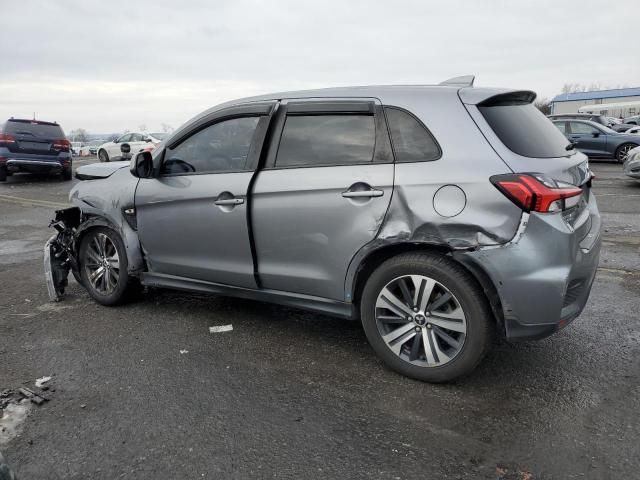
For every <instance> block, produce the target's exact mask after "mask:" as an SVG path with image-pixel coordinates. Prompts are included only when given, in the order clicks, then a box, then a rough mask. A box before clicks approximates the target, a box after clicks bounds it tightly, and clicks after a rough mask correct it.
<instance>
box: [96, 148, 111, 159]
mask: <svg viewBox="0 0 640 480" xmlns="http://www.w3.org/2000/svg"><path fill="white" fill-rule="evenodd" d="M98 160H100V161H101V162H108V161H109V154H108V153H107V152H106V151H105V150H98Z"/></svg>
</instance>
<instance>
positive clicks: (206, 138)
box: [162, 117, 260, 175]
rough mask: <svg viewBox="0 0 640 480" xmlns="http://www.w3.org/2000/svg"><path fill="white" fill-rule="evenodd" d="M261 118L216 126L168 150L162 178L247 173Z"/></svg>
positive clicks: (236, 120) (250, 118)
mask: <svg viewBox="0 0 640 480" xmlns="http://www.w3.org/2000/svg"><path fill="white" fill-rule="evenodd" d="M259 120H260V119H259V117H243V118H234V119H231V120H225V121H222V122H219V123H215V124H213V125H211V126H209V127H207V128H205V129H204V130H200V131H199V132H197V133H195V134H193V135H191V136H190V137H189V138H187V139H186V140H184V141H183V142H181V143H179V144H178V145H177V146H176V147H174V148H168V149H167V150H166V153H165V161H164V163H163V165H162V174H163V175H171V174H184V173H223V172H235V171H239V170H244V169H245V168H246V163H247V155H248V154H249V148H250V147H251V142H252V140H253V134H254V132H255V130H256V127H257V126H258V121H259Z"/></svg>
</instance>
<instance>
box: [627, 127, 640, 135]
mask: <svg viewBox="0 0 640 480" xmlns="http://www.w3.org/2000/svg"><path fill="white" fill-rule="evenodd" d="M626 133H627V135H638V134H640V126H636V127H634V126H631V128H630V129H629V130H627V131H626Z"/></svg>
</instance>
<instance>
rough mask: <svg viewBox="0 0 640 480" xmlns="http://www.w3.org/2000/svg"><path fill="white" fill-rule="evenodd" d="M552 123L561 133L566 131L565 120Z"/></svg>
mask: <svg viewBox="0 0 640 480" xmlns="http://www.w3.org/2000/svg"><path fill="white" fill-rule="evenodd" d="M553 124H554V125H555V126H556V127H557V128H558V130H560V131H561V132H562V133H567V124H566V123H565V122H553Z"/></svg>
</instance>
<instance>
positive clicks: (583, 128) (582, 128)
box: [571, 122, 597, 135]
mask: <svg viewBox="0 0 640 480" xmlns="http://www.w3.org/2000/svg"><path fill="white" fill-rule="evenodd" d="M593 132H597V130H596V129H595V128H593V127H592V126H591V125H589V124H587V123H580V122H571V133H573V134H574V135H591V133H593Z"/></svg>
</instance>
